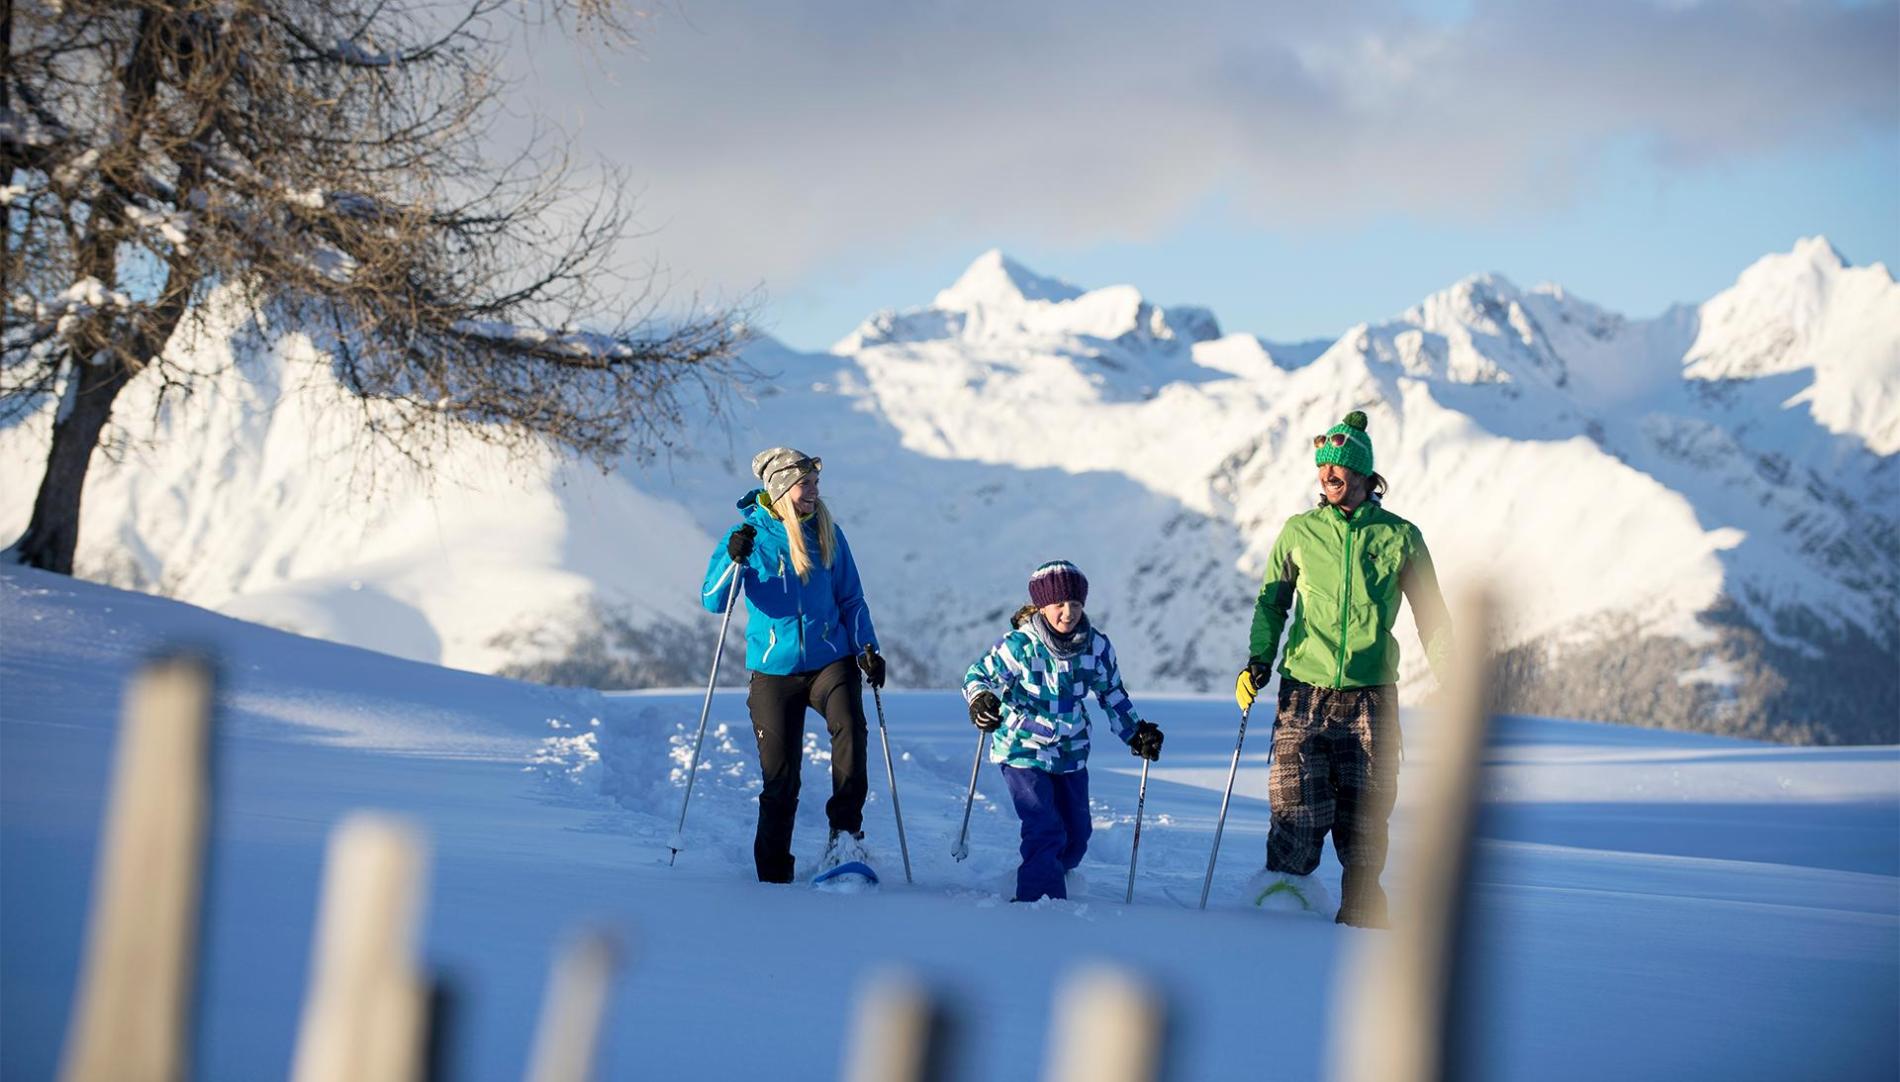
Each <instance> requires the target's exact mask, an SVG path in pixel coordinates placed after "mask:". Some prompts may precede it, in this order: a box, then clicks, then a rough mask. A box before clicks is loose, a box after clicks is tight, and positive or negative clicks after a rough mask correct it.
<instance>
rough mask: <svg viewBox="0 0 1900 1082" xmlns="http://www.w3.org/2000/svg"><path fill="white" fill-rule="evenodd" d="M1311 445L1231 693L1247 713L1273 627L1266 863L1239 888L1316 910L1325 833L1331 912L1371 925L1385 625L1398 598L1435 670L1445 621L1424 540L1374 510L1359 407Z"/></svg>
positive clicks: (1386, 798)
mask: <svg viewBox="0 0 1900 1082" xmlns="http://www.w3.org/2000/svg"><path fill="white" fill-rule="evenodd" d="M1313 447H1314V454H1313V461H1314V463H1315V464H1316V465H1317V466H1318V467H1319V485H1320V502H1319V506H1318V507H1315V508H1313V509H1312V510H1310V511H1306V512H1303V513H1301V514H1297V515H1294V516H1293V517H1292V518H1290V519H1288V520H1287V522H1286V525H1285V526H1284V527H1282V528H1281V530H1280V537H1279V539H1278V540H1276V541H1275V542H1274V543H1273V553H1272V555H1271V556H1269V557H1268V563H1267V574H1266V581H1265V582H1264V583H1262V584H1261V587H1260V597H1259V599H1258V600H1257V601H1256V602H1255V603H1254V611H1253V633H1252V635H1251V637H1250V638H1249V641H1248V644H1247V654H1248V658H1247V667H1246V668H1245V669H1243V670H1241V673H1240V677H1239V679H1238V680H1237V681H1236V683H1235V687H1234V698H1235V700H1236V701H1238V702H1239V703H1240V708H1241V709H1242V710H1248V709H1250V708H1251V707H1252V706H1253V701H1254V698H1255V696H1257V695H1258V694H1259V693H1260V691H1261V690H1262V689H1263V688H1265V687H1266V685H1267V682H1268V681H1269V680H1271V679H1272V677H1273V657H1274V654H1275V653H1276V652H1277V651H1278V650H1279V647H1280V639H1281V632H1282V631H1284V632H1285V633H1286V652H1285V655H1284V656H1283V657H1282V658H1281V661H1280V697H1279V709H1278V711H1277V712H1276V714H1275V716H1274V734H1273V766H1272V768H1271V770H1270V771H1269V773H1268V776H1267V792H1268V798H1269V800H1270V801H1271V803H1272V806H1273V814H1272V820H1271V825H1270V826H1269V827H1268V831H1267V866H1266V869H1265V871H1263V872H1262V873H1261V874H1260V875H1259V876H1257V877H1256V879H1255V881H1254V884H1253V886H1252V887H1250V889H1249V894H1248V896H1249V899H1250V900H1251V901H1253V902H1254V904H1256V905H1268V904H1277V905H1282V906H1285V905H1287V903H1288V902H1291V903H1292V904H1291V906H1290V907H1291V908H1316V907H1317V905H1318V900H1319V899H1320V898H1323V897H1324V896H1325V892H1324V890H1323V889H1320V888H1319V887H1318V884H1317V883H1315V882H1314V881H1313V880H1312V879H1311V878H1310V877H1311V876H1312V873H1313V869H1314V868H1316V867H1318V865H1319V856H1320V847H1321V846H1322V844H1323V843H1324V842H1325V839H1326V835H1327V833H1328V832H1331V834H1332V836H1333V849H1334V852H1335V853H1336V854H1337V855H1338V857H1339V863H1340V865H1341V867H1342V868H1343V869H1344V875H1343V876H1342V878H1341V881H1340V895H1341V899H1342V900H1341V904H1340V907H1339V912H1338V914H1337V915H1336V917H1335V918H1334V919H1336V920H1337V921H1339V922H1340V923H1342V924H1352V925H1358V926H1361V927H1384V926H1385V924H1386V905H1385V891H1384V890H1383V889H1381V888H1380V886H1379V875H1380V873H1381V872H1382V871H1383V870H1384V869H1385V854H1386V824H1387V820H1388V819H1389V818H1390V816H1391V814H1392V805H1393V803H1394V802H1395V801H1396V800H1397V798H1398V779H1399V754H1400V747H1401V744H1400V740H1401V738H1400V735H1399V723H1398V692H1397V688H1396V686H1395V684H1396V683H1397V680H1398V674H1399V645H1398V642H1397V640H1395V639H1394V638H1393V635H1392V624H1393V621H1394V620H1396V619H1397V617H1398V614H1399V598H1400V597H1401V596H1404V597H1405V598H1406V599H1408V600H1410V601H1411V603H1412V618H1413V620H1415V621H1416V622H1417V624H1418V629H1419V637H1420V638H1421V639H1422V640H1423V641H1424V643H1425V656H1426V660H1427V661H1429V662H1430V663H1431V667H1432V671H1433V672H1434V673H1435V674H1438V675H1439V676H1440V677H1441V678H1442V676H1443V673H1444V664H1445V661H1446V659H1447V656H1448V655H1449V653H1450V650H1451V621H1450V619H1449V617H1448V616H1447V614H1446V612H1445V599H1444V597H1443V595H1441V594H1440V593H1439V590H1438V577H1437V575H1436V574H1435V573H1434V572H1433V570H1432V557H1431V553H1430V552H1428V551H1427V550H1426V548H1425V538H1424V537H1423V536H1421V535H1420V534H1419V531H1418V527H1416V526H1414V525H1412V524H1411V523H1410V522H1407V521H1406V520H1404V519H1402V518H1400V517H1399V516H1397V515H1395V514H1393V513H1391V512H1390V511H1387V510H1386V509H1385V508H1384V507H1382V506H1380V502H1379V501H1380V497H1381V496H1383V495H1384V493H1385V488H1386V483H1385V478H1383V477H1380V476H1379V475H1378V474H1377V473H1376V472H1374V470H1373V459H1372V438H1371V437H1370V436H1369V435H1368V434H1367V433H1366V415H1365V414H1363V413H1361V412H1359V411H1357V410H1354V411H1353V412H1352V413H1349V414H1347V415H1346V419H1345V420H1344V421H1342V422H1340V423H1339V424H1336V425H1334V426H1333V427H1332V428H1330V429H1328V430H1327V431H1326V433H1325V434H1324V435H1320V436H1315V437H1313ZM1296 601H1297V604H1296ZM1289 611H1290V612H1291V613H1292V622H1291V624H1290V625H1289V623H1288V620H1287V615H1288V613H1289Z"/></svg>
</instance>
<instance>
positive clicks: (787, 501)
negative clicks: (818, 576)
mask: <svg viewBox="0 0 1900 1082" xmlns="http://www.w3.org/2000/svg"><path fill="white" fill-rule="evenodd" d="M772 514H774V515H776V516H778V520H779V521H780V522H783V523H784V524H785V547H786V548H788V549H790V550H791V551H792V570H793V571H796V572H798V581H800V582H805V581H807V580H809V579H810V578H811V553H810V552H809V551H808V550H807V549H806V548H805V530H804V523H802V522H800V521H799V520H798V508H797V507H795V506H793V504H792V493H791V491H790V490H789V489H788V490H786V492H785V493H784V494H783V495H781V496H780V497H779V498H778V499H776V500H774V501H772ZM811 518H812V525H813V526H815V527H817V529H818V559H819V561H820V562H821V563H823V564H824V565H825V566H826V567H830V566H831V557H832V555H833V553H835V552H836V551H837V548H838V541H837V528H836V527H834V526H833V525H832V523H831V508H829V507H826V506H825V500H824V497H822V496H820V497H819V498H818V506H817V507H815V508H813V509H812V513H811Z"/></svg>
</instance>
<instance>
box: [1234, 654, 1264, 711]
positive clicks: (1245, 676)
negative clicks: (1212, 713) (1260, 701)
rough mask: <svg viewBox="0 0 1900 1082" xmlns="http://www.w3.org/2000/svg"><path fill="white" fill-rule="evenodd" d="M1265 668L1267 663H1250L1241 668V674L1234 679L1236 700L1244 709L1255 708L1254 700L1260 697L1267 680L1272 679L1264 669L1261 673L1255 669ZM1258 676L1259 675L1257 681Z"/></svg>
mask: <svg viewBox="0 0 1900 1082" xmlns="http://www.w3.org/2000/svg"><path fill="white" fill-rule="evenodd" d="M1265 669H1266V666H1265V665H1248V666H1247V667H1246V668H1244V669H1242V670H1240V676H1239V677H1237V678H1236V679H1235V680H1234V701H1235V702H1237V703H1239V704H1240V708H1241V709H1242V710H1243V711H1244V710H1251V709H1253V701H1254V700H1255V699H1257V698H1259V696H1260V689H1261V688H1262V687H1265V686H1266V683H1267V680H1269V679H1271V677H1270V676H1269V675H1267V674H1266V673H1265V672H1264V671H1263V672H1259V673H1256V671H1255V670H1265ZM1256 676H1258V677H1259V681H1258V682H1257V683H1256V682H1255V677H1256Z"/></svg>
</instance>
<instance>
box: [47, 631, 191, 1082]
mask: <svg viewBox="0 0 1900 1082" xmlns="http://www.w3.org/2000/svg"><path fill="white" fill-rule="evenodd" d="M212 694H213V679H212V673H211V666H210V665H209V663H207V662H205V661H203V660H201V659H198V658H192V657H177V658H170V659H166V660H162V661H157V662H154V663H153V664H151V665H148V666H147V667H146V668H144V669H143V670H141V671H140V672H139V673H138V674H137V675H136V676H134V677H133V679H132V683H131V686H130V687H129V688H128V690H127V693H126V698H125V713H124V717H123V719H122V721H121V723H120V726H119V741H118V752H117V758H116V761H115V763H114V765H113V774H112V788H111V791H110V795H109V797H108V798H107V808H106V813H105V821H104V825H103V828H102V831H101V838H100V845H99V862H98V865H97V870H96V871H95V872H94V876H93V892H92V917H91V923H90V925H89V928H88V930H87V936H86V947H85V961H84V962H83V964H82V967H81V972H80V978H79V982H78V985H77V991H76V993H75V995H74V1002H73V1015H72V1021H71V1023H70V1024H69V1026H68V1027H67V1032H66V1047H65V1050H64V1053H63V1059H62V1064H61V1069H60V1078H61V1079H63V1080H64V1082H172V1080H176V1079H181V1078H184V1077H186V1075H187V1074H188V1073H189V1064H188V1062H187V1061H188V1058H189V1048H188V1046H187V1040H186V1035H187V1033H188V1032H189V1031H190V1027H191V1018H190V1014H191V1010H190V1004H191V999H192V993H193V986H194V981H195V977H196V972H197V950H198V923H199V912H200V909H199V903H200V898H201V896H202V880H203V874H204V868H203V863H204V835H205V823H206V821H207V818H208V812H209V808H210V802H211V793H210V760H209V754H210V734H211V703H212Z"/></svg>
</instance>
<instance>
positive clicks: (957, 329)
mask: <svg viewBox="0 0 1900 1082" xmlns="http://www.w3.org/2000/svg"><path fill="white" fill-rule="evenodd" d="M1220 333H1221V332H1220V322H1219V321H1218V320H1216V319H1215V318H1214V314H1213V313H1212V312H1210V311H1208V310H1207V309H1205V308H1198V307H1192V306H1183V307H1174V308H1163V307H1161V306H1159V305H1156V304H1152V303H1150V302H1149V301H1148V300H1147V299H1146V298H1144V297H1143V296H1142V294H1141V291H1140V290H1139V289H1136V288H1135V287H1134V286H1131V285H1111V286H1103V287H1101V288H1099V289H1088V290H1084V289H1082V288H1080V287H1077V286H1074V285H1071V284H1069V283H1067V282H1064V281H1061V280H1060V279H1056V278H1049V277H1045V276H1043V275H1040V274H1037V273H1036V272H1035V271H1032V270H1030V269H1029V268H1027V267H1024V266H1023V265H1022V264H1021V263H1018V262H1016V261H1015V260H1013V259H1011V258H1009V257H1008V256H1006V255H1004V254H1003V253H1002V252H1001V251H999V250H997V249H994V248H992V249H991V250H989V251H987V252H984V253H983V254H982V255H980V256H978V257H977V258H976V260H975V261H974V262H972V263H971V264H970V266H969V267H968V269H966V270H965V271H964V272H963V274H962V276H961V277H959V278H958V279H957V280H956V282H955V283H953V284H952V285H951V286H950V287H949V288H948V289H945V290H943V291H941V292H939V293H938V294H937V296H936V298H935V299H934V300H933V301H931V303H930V305H929V306H928V307H925V308H914V309H909V310H906V311H898V310H894V309H893V310H886V311H883V312H879V313H878V314H876V315H874V316H872V317H871V318H870V319H868V320H866V321H865V322H864V323H863V324H861V325H859V326H858V328H857V329H856V330H854V331H852V332H851V334H849V335H847V336H846V337H845V338H844V339H843V340H842V341H840V342H839V343H838V344H837V345H836V346H834V347H832V352H834V353H846V354H849V353H855V352H857V351H858V350H861V349H866V348H870V347H873V346H878V345H887V344H900V345H902V344H908V343H920V342H932V341H938V340H955V341H961V342H965V343H998V342H1005V343H1009V344H1012V345H1015V344H1024V343H1028V344H1033V345H1034V346H1036V347H1037V348H1041V349H1044V350H1049V351H1054V352H1062V353H1084V354H1087V353H1094V352H1097V351H1099V350H1100V349H1101V348H1102V347H1103V346H1105V345H1110V344H1112V345H1115V346H1117V347H1127V348H1131V349H1133V350H1135V351H1137V352H1149V351H1154V350H1155V347H1157V346H1158V347H1160V348H1159V350H1158V352H1160V353H1163V354H1167V355H1169V356H1174V355H1176V354H1182V353H1184V352H1185V349H1186V347H1188V346H1191V345H1193V344H1194V343H1196V342H1206V341H1211V340H1213V339H1215V338H1218V337H1220Z"/></svg>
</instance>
